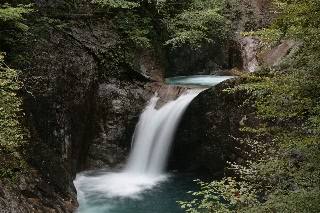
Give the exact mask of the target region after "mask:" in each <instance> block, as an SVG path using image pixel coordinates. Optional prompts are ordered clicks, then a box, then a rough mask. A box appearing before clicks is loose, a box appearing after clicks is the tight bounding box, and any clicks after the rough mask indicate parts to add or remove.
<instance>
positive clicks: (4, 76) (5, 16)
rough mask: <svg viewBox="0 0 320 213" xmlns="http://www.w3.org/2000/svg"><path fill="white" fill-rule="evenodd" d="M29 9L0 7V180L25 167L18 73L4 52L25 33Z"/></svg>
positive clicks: (24, 130) (24, 7)
mask: <svg viewBox="0 0 320 213" xmlns="http://www.w3.org/2000/svg"><path fill="white" fill-rule="evenodd" d="M31 11H32V9H31V8H30V6H29V5H28V6H22V5H19V6H17V7H11V6H10V5H8V4H5V5H3V6H2V7H0V27H1V31H0V44H1V46H0V156H1V158H0V159H1V160H0V162H1V163H0V177H1V178H6V177H14V176H15V175H16V173H17V172H20V171H22V170H23V168H24V167H25V162H24V160H23V159H22V157H21V153H20V151H21V150H20V148H21V146H22V145H23V144H25V143H26V142H27V139H28V132H27V131H26V129H25V127H24V126H23V124H21V119H22V117H23V112H22V107H21V106H22V97H21V96H19V95H18V94H17V93H18V91H19V90H20V89H21V86H22V83H21V81H19V78H18V71H17V70H14V69H11V68H9V67H8V66H7V65H6V64H5V62H4V58H5V53H4V52H1V51H3V50H7V49H9V47H10V46H11V45H13V43H15V42H16V39H17V38H18V37H19V36H21V35H22V34H24V33H25V32H26V31H27V30H28V26H27V25H26V24H25V23H24V18H23V15H25V14H27V13H30V12H31Z"/></svg>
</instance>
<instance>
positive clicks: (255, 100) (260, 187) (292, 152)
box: [180, 0, 320, 212]
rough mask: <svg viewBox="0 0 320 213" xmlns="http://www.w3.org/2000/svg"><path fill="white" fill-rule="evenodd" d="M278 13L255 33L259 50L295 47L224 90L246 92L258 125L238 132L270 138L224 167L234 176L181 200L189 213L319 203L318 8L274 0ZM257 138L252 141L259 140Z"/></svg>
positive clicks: (292, 208)
mask: <svg viewBox="0 0 320 213" xmlns="http://www.w3.org/2000/svg"><path fill="white" fill-rule="evenodd" d="M275 3H276V4H277V6H278V7H277V8H278V11H279V12H280V15H279V16H278V17H277V19H276V20H275V22H274V24H273V25H272V26H271V28H270V29H265V30H261V31H259V32H256V33H254V34H258V35H259V36H262V37H263V38H264V42H265V44H266V45H270V44H271V45H274V44H276V43H279V42H281V41H283V40H287V39H292V40H295V41H296V42H297V43H298V42H299V43H301V45H300V47H299V50H297V51H296V52H295V54H294V55H293V56H289V57H287V58H286V59H285V60H284V61H283V62H282V63H281V64H280V65H278V66H274V67H265V68H262V69H261V70H260V71H259V72H257V73H255V74H253V75H244V76H243V81H244V83H243V84H241V85H240V86H237V87H235V88H231V89H227V90H226V92H231V93H232V92H236V91H244V92H246V93H249V94H251V98H250V100H247V101H246V102H245V103H244V104H250V105H254V106H255V108H256V115H257V116H258V117H259V118H260V119H262V120H263V121H264V124H263V125H261V126H260V127H257V128H256V129H252V128H243V131H248V132H251V133H256V134H257V135H258V136H261V135H264V136H266V135H267V136H269V137H270V138H272V139H271V140H270V141H265V140H259V139H256V140H251V141H247V143H248V144H249V145H250V146H251V147H252V155H253V156H255V157H254V158H253V159H251V160H250V161H248V162H246V164H245V165H236V164H234V163H230V168H231V169H232V170H234V171H235V173H236V174H237V175H235V177H227V178H225V179H223V180H220V181H213V182H211V183H204V182H201V181H199V183H200V184H201V188H202V190H201V191H199V192H191V193H193V194H194V195H195V196H197V199H195V200H193V201H191V202H180V204H181V206H182V207H183V208H184V209H186V211H188V212H199V211H200V212H202V211H205V212H319V210H320V205H319V200H320V193H319V186H320V166H319V160H320V155H319V151H320V150H319V148H320V144H319V142H320V129H319V127H320V108H319V106H320V102H319V101H320V94H319V89H320V88H319V85H320V84H319V82H320V62H319V58H320V42H319V40H320V36H319V35H320V29H319V26H320V3H319V1H317V0H303V1H286V0H281V1H275ZM258 138H259V137H258Z"/></svg>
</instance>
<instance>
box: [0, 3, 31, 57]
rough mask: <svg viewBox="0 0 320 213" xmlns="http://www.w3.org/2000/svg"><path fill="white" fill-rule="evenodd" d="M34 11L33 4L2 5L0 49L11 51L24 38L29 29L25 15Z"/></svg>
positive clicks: (0, 12) (0, 14)
mask: <svg viewBox="0 0 320 213" xmlns="http://www.w3.org/2000/svg"><path fill="white" fill-rule="evenodd" d="M32 11H33V9H32V5H18V6H16V7H12V6H10V5H9V4H4V5H2V6H0V51H6V52H8V51H10V50H11V49H12V48H13V47H14V46H15V45H16V44H17V43H18V42H19V41H20V40H21V38H23V36H24V35H25V33H26V32H27V31H28V29H29V27H28V26H27V25H26V24H25V21H26V20H25V19H24V15H27V14H29V13H31V12H32Z"/></svg>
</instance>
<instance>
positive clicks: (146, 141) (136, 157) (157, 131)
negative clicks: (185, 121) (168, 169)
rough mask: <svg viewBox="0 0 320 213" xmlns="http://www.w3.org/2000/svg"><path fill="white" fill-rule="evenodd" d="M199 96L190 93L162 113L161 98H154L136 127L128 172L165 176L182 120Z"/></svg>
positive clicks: (197, 92) (193, 92)
mask: <svg viewBox="0 0 320 213" xmlns="http://www.w3.org/2000/svg"><path fill="white" fill-rule="evenodd" d="M200 92H201V90H189V91H187V92H185V93H184V94H183V95H181V96H180V97H179V98H177V99H176V100H173V101H171V102H169V103H166V104H165V105H164V106H162V107H161V108H160V109H156V104H157V101H158V99H159V97H157V96H154V97H153V98H152V99H151V100H150V102H149V104H148V106H147V107H146V109H145V110H144V112H143V113H142V114H141V116H140V120H139V123H138V124H137V127H136V130H135V133H134V136H133V149H132V151H131V154H130V157H129V160H128V163H127V166H126V168H125V171H126V172H129V173H138V174H148V175H158V174H161V173H162V172H163V170H164V169H165V166H166V162H167V158H168V154H169V152H170V147H171V142H172V140H173V138H174V134H175V131H176V129H177V127H178V124H179V122H180V120H181V117H182V115H183V113H184V111H185V110H186V108H187V106H188V105H189V103H190V102H191V101H192V100H193V99H194V98H195V97H196V96H197V95H198V94H199V93H200Z"/></svg>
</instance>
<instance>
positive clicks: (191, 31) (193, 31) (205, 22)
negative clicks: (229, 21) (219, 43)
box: [165, 8, 228, 47]
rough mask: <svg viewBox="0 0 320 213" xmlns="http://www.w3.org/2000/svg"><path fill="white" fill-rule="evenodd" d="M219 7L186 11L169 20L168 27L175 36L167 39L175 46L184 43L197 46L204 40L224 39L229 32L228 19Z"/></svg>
mask: <svg viewBox="0 0 320 213" xmlns="http://www.w3.org/2000/svg"><path fill="white" fill-rule="evenodd" d="M218 11H219V10H218V9H217V8H214V9H211V8H209V9H202V10H190V11H185V12H183V13H181V14H179V15H177V16H176V17H175V18H174V19H171V20H169V21H168V29H169V31H170V32H172V33H173V38H171V39H169V40H168V41H166V43H165V44H170V45H172V46H174V47H176V46H180V45H182V44H191V45H192V46H196V45H198V44H201V43H202V42H204V41H206V42H213V41H215V40H224V39H226V36H227V34H228V32H227V30H228V29H227V28H226V27H225V25H226V19H225V18H224V17H223V16H222V15H220V14H219V13H218Z"/></svg>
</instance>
